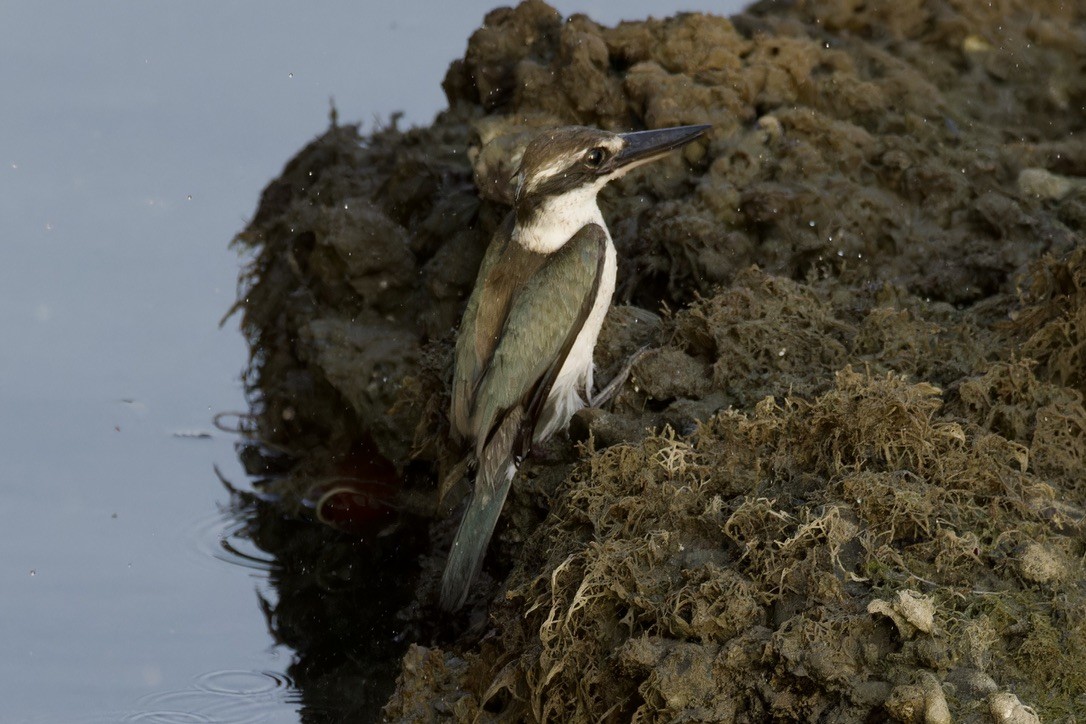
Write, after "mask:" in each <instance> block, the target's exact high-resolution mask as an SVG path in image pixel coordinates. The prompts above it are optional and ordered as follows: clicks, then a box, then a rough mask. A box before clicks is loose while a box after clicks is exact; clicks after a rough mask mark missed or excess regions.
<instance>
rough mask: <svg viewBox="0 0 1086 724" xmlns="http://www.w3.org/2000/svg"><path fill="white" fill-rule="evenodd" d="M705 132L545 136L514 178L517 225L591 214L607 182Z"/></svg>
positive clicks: (579, 130) (575, 130) (559, 132)
mask: <svg viewBox="0 0 1086 724" xmlns="http://www.w3.org/2000/svg"><path fill="white" fill-rule="evenodd" d="M709 128H710V127H709V126H678V127H675V128H661V129H659V130H653V131H637V132H634V133H611V132H610V131H603V130H600V129H598V128H587V127H585V126H567V127H564V128H557V129H554V130H550V131H544V132H543V133H541V134H539V135H538V136H536V137H535V138H534V139H532V140H531V141H530V142H529V143H528V145H527V146H526V147H525V149H524V154H523V156H522V157H521V161H520V168H519V170H518V171H517V174H516V176H515V177H514V181H515V184H516V192H515V194H514V206H515V209H516V218H517V226H518V227H531V226H538V225H540V224H541V223H543V222H544V219H543V218H542V217H544V216H548V215H552V214H562V215H563V217H565V218H568V219H569V220H570V221H573V220H574V219H575V218H577V217H580V216H583V215H584V214H585V213H587V211H590V210H596V209H597V207H596V194H597V193H598V192H599V190H600V189H601V188H603V187H604V185H606V184H607V182H608V181H611V180H612V179H616V178H619V177H621V176H623V175H624V174H626V173H627V172H629V171H631V170H633V169H635V168H637V167H638V166H640V165H642V164H645V163H648V162H649V161H654V160H656V159H658V158H661V157H662V156H664V155H665V154H667V153H668V152H669V151H671V150H673V149H676V148H678V147H680V146H682V145H684V144H686V143H689V142H690V141H693V140H694V139H696V138H699V137H700V136H702V135H704V134H705V132H706V131H707V130H708V129H709ZM589 206H590V207H591V208H590V209H589ZM597 213H598V212H597ZM553 221H555V220H547V222H548V223H553Z"/></svg>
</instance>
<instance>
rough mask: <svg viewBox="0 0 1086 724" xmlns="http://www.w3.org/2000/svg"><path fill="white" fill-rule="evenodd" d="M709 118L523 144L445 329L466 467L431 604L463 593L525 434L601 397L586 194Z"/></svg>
mask: <svg viewBox="0 0 1086 724" xmlns="http://www.w3.org/2000/svg"><path fill="white" fill-rule="evenodd" d="M709 128H710V127H709V126H707V125H698V126H678V127H674V128H663V129H659V130H650V131H638V132H634V133H611V132H608V131H603V130H600V129H597V128H587V127H584V126H569V127H564V128H557V129H554V130H549V131H545V132H543V133H541V134H539V135H538V136H536V137H535V138H533V139H532V140H531V141H530V142H529V143H528V145H527V146H526V147H525V149H524V153H523V155H522V156H521V161H520V166H519V169H518V170H517V173H516V175H515V176H514V177H513V179H512V181H511V182H512V183H514V184H515V192H514V194H513V209H512V210H511V211H510V212H509V214H508V215H507V216H506V218H505V220H504V222H503V223H502V225H501V226H500V227H499V228H498V230H497V231H496V232H495V234H494V238H493V239H492V240H491V242H490V246H489V247H488V248H487V250H486V253H485V254H484V256H483V262H482V265H481V266H480V268H479V275H478V277H477V278H476V281H475V288H474V289H473V291H472V293H471V296H470V297H469V298H468V303H467V306H466V308H465V309H464V317H463V320H462V321H461V323H460V331H459V334H458V337H457V341H456V352H455V357H454V372H453V386H452V402H451V405H450V410H449V419H450V422H451V430H452V437H453V439H454V441H457V442H460V443H462V444H464V445H465V447H470V450H471V452H469V455H471V456H473V457H474V461H475V463H476V465H477V471H476V476H475V484H474V487H473V490H472V492H471V499H470V500H469V502H468V505H467V509H466V510H465V512H464V516H463V518H462V519H461V521H460V527H459V528H458V529H457V532H456V538H455V539H454V540H453V544H452V549H451V550H450V552H449V557H448V560H447V561H446V564H445V572H444V575H443V576H442V580H441V594H440V606H441V608H442V609H444V610H446V611H455V610H456V609H458V608H460V607H461V606H462V605H463V604H464V601H465V599H466V598H467V595H468V590H469V588H470V586H471V584H472V582H473V581H474V580H475V578H476V576H478V574H479V570H480V569H481V568H482V564H483V558H484V556H485V554H486V549H487V546H488V545H489V543H490V538H491V536H492V535H493V533H494V528H495V526H496V525H497V522H498V516H499V515H500V513H501V510H502V507H503V506H504V505H505V498H506V496H507V495H508V493H509V486H510V485H511V483H512V481H513V477H514V475H515V474H516V471H517V468H518V467H519V465H520V463H521V460H523V458H524V457H525V455H527V454H528V452H529V451H530V449H531V446H532V445H533V444H534V443H540V442H542V441H544V440H546V439H547V438H549V437H550V436H551V435H553V434H554V433H555V432H556V431H558V430H560V429H562V428H564V427H565V426H566V424H567V423H568V422H569V419H570V417H571V416H572V415H573V413H575V412H576V411H577V410H579V409H581V408H582V407H584V406H585V405H586V404H588V405H593V404H598V403H599V401H600V398H601V397H602V395H597V396H596V397H593V394H592V389H593V388H592V373H593V364H592V353H593V350H594V348H595V346H596V338H597V337H598V336H599V333H600V328H601V327H602V326H603V319H604V316H605V315H606V314H607V309H608V307H609V306H610V304H611V296H612V295H613V293H614V291H615V270H616V266H617V264H616V255H615V245H614V243H613V242H612V240H611V234H610V233H609V232H608V230H607V224H606V223H605V222H604V220H603V214H602V213H600V207H599V205H598V203H597V201H596V195H597V194H598V193H599V191H600V189H602V188H603V187H604V186H605V185H606V184H607V183H608V182H609V181H612V180H614V179H616V178H620V177H621V176H623V175H625V174H626V173H628V172H630V171H631V170H633V169H634V168H637V167H638V166H641V165H642V164H645V163H648V162H650V161H654V160H656V159H659V158H662V157H663V156H665V155H666V154H667V153H668V152H670V151H672V150H674V149H676V148H679V147H680V146H683V145H684V144H687V143H689V142H690V141H693V140H694V139H696V138H699V137H701V136H702V135H704V134H705V132H706V131H707V130H708V129H709Z"/></svg>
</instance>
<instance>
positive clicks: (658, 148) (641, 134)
mask: <svg viewBox="0 0 1086 724" xmlns="http://www.w3.org/2000/svg"><path fill="white" fill-rule="evenodd" d="M710 128H712V126H708V125H704V126H675V127H674V128H661V129H658V130H655V131H636V132H634V133H623V134H620V135H619V138H621V139H622V141H623V144H624V145H623V147H622V150H621V151H619V152H618V155H616V156H615V158H614V160H613V161H612V162H611V164H610V169H608V172H614V171H617V170H618V169H620V168H625V167H627V166H629V167H633V166H640V165H641V164H643V163H647V162H649V161H653V160H655V159H657V158H659V157H661V156H663V155H664V154H666V153H667V152H668V151H672V150H674V149H676V148H678V147H679V146H683V145H686V144H687V143H690V142H691V141H693V140H694V139H695V138H700V137H701V136H704V135H705V132H706V131H708V130H709V129H710Z"/></svg>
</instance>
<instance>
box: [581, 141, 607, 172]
mask: <svg viewBox="0 0 1086 724" xmlns="http://www.w3.org/2000/svg"><path fill="white" fill-rule="evenodd" d="M605 156H606V153H605V152H604V150H603V149H602V148H600V147H598V146H597V147H596V148H593V149H592V150H591V151H589V152H588V153H586V154H585V155H584V162H585V163H587V164H588V165H589V166H592V167H593V168H596V167H598V166H599V165H600V164H601V163H603V159H604V157H605Z"/></svg>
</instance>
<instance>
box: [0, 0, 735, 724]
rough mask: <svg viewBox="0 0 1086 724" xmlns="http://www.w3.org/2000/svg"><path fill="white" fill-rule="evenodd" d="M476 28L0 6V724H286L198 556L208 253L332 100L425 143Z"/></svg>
mask: <svg viewBox="0 0 1086 724" xmlns="http://www.w3.org/2000/svg"><path fill="white" fill-rule="evenodd" d="M693 4H694V3H692V2H691V3H687V2H682V1H681V0H662V1H661V2H647V1H644V0H641V1H638V2H631V1H626V2H613V3H605V2H591V1H589V0H580V1H578V0H568V1H562V2H558V3H557V6H558V7H559V9H560V10H561V11H562V12H564V13H566V14H569V13H573V12H578V11H582V12H587V13H588V14H589V15H591V16H592V17H594V18H595V19H597V20H599V21H601V22H605V23H615V22H617V21H619V20H620V19H623V18H642V17H646V16H647V15H649V14H656V15H658V16H660V15H668V14H671V13H673V12H675V11H676V10H679V9H686V8H689V7H692V6H693ZM698 4H700V5H702V6H703V7H708V8H712V9H713V10H715V11H718V12H722V13H729V12H734V11H735V9H736V7H737V6H738V3H734V2H729V3H721V4H720V5H718V6H713V4H712V3H704V2H703V3H698ZM492 6H493V3H492V2H480V1H478V0H472V1H471V2H462V3H457V4H456V5H455V7H456V9H455V10H453V9H451V8H452V7H453V4H452V3H441V2H435V1H434V0H400V2H397V3H395V4H393V3H361V2H345V1H339V2H325V3H321V4H319V6H318V5H314V4H309V3H286V2H263V1H262V2H255V1H253V0H246V1H244V2H231V3H211V2H202V3H184V4H181V3H174V4H164V3H143V2H135V1H134V0H124V1H107V2H96V3H65V4H46V3H36V2H30V1H29V0H28V1H26V2H0V71H2V76H3V86H2V95H0V646H2V651H3V653H2V654H0V721H3V722H24V721H33V722H38V721H49V722H90V721H103V722H105V721H119V720H122V719H128V720H132V721H246V720H257V719H259V720H260V721H283V722H290V721H297V719H298V714H297V711H296V710H297V704H295V703H294V698H293V697H292V696H291V692H290V687H289V685H288V684H287V683H285V680H284V677H283V676H282V674H281V672H282V671H284V670H285V669H286V666H287V664H288V663H289V660H290V656H291V652H290V651H289V650H280V649H278V648H276V647H274V646H273V644H272V640H271V638H270V637H269V636H268V634H267V631H266V630H265V624H264V620H263V617H262V615H261V613H260V611H259V609H258V606H257V598H256V592H257V591H263V592H265V593H267V592H268V591H267V586H266V584H265V582H264V576H263V572H262V571H261V570H259V567H254V568H248V567H245V566H242V565H230V563H229V562H226V561H224V560H223V559H224V558H226V559H229V558H230V556H224V555H222V549H221V547H220V546H219V543H218V540H219V538H220V537H221V536H222V535H223V534H224V531H226V529H227V528H228V526H229V522H228V521H227V520H226V519H225V518H224V517H223V516H222V515H221V514H220V513H219V510H218V507H217V506H218V505H220V504H222V503H224V502H225V501H226V498H227V496H226V494H225V493H224V491H223V489H222V487H221V486H220V484H219V483H218V481H217V479H216V477H215V474H214V472H213V466H215V465H217V466H218V467H219V468H220V469H221V470H222V471H223V473H224V474H225V475H226V477H228V478H230V479H231V480H233V481H234V482H235V483H243V482H244V480H243V476H242V473H241V470H240V467H239V465H238V463H237V461H236V459H235V457H234V452H233V447H232V442H233V441H232V440H231V439H230V437H229V436H227V435H225V434H223V433H220V432H217V431H214V430H213V429H212V427H211V417H212V415H213V414H214V413H216V412H219V411H224V410H237V409H243V397H242V391H241V386H240V382H239V377H238V375H239V371H240V370H241V369H242V367H243V366H244V364H245V360H246V354H247V352H246V349H245V346H244V344H243V342H242V339H241V338H240V336H239V334H238V333H237V330H236V321H235V320H231V321H230V322H229V323H228V324H227V325H226V327H225V328H224V329H222V330H220V329H219V328H218V326H217V325H218V321H219V319H220V317H221V316H222V315H223V314H224V312H225V311H226V310H227V309H228V308H229V307H230V305H231V304H232V303H233V301H234V290H235V280H236V277H237V272H238V269H239V260H238V259H237V257H236V256H235V255H234V254H233V253H232V252H230V251H228V250H227V249H226V245H227V242H228V241H229V240H230V238H231V237H232V236H233V234H234V233H236V232H237V231H238V230H239V229H240V228H241V227H242V226H243V225H244V223H245V221H246V219H247V217H248V215H249V214H251V213H252V211H253V210H254V208H255V205H256V201H257V198H258V195H259V192H260V190H261V189H262V188H263V186H264V185H265V184H266V183H267V181H268V180H270V179H271V178H272V177H273V176H275V175H276V174H277V173H278V171H279V169H280V168H281V167H282V165H283V163H284V162H285V161H286V160H287V159H288V158H289V156H290V155H291V154H293V153H294V152H295V151H296V150H297V149H298V148H300V147H301V145H302V144H304V143H305V142H306V141H307V140H309V139H310V138H311V137H312V136H314V135H315V134H317V133H319V132H321V131H322V130H323V129H324V128H325V127H326V125H327V115H328V104H329V98H330V97H332V96H334V97H335V103H336V106H337V107H338V109H339V114H340V119H341V120H343V121H345V122H351V121H357V120H361V121H363V122H364V124H365V126H366V127H371V126H372V124H373V122H374V120H376V119H387V117H388V116H389V114H390V113H392V112H394V111H403V112H404V114H405V118H404V120H405V122H406V123H409V124H425V123H428V122H429V121H430V119H431V118H432V117H433V114H434V113H436V112H437V111H438V110H439V109H440V108H441V107H442V105H443V101H444V98H443V95H442V93H441V89H440V81H441V79H442V77H443V75H444V72H445V68H446V66H447V65H448V63H449V62H450V61H451V60H452V59H453V58H455V57H457V56H459V55H460V54H461V53H462V52H463V49H464V47H465V44H466V42H467V38H468V36H469V34H470V33H471V31H472V30H473V29H474V28H475V27H477V26H478V25H479V23H480V22H481V20H482V17H483V15H484V13H485V12H486V11H487V10H488V9H490V8H491V7H492ZM200 431H207V432H211V433H212V436H211V438H210V439H207V438H195V437H192V436H191V433H194V432H200Z"/></svg>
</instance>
